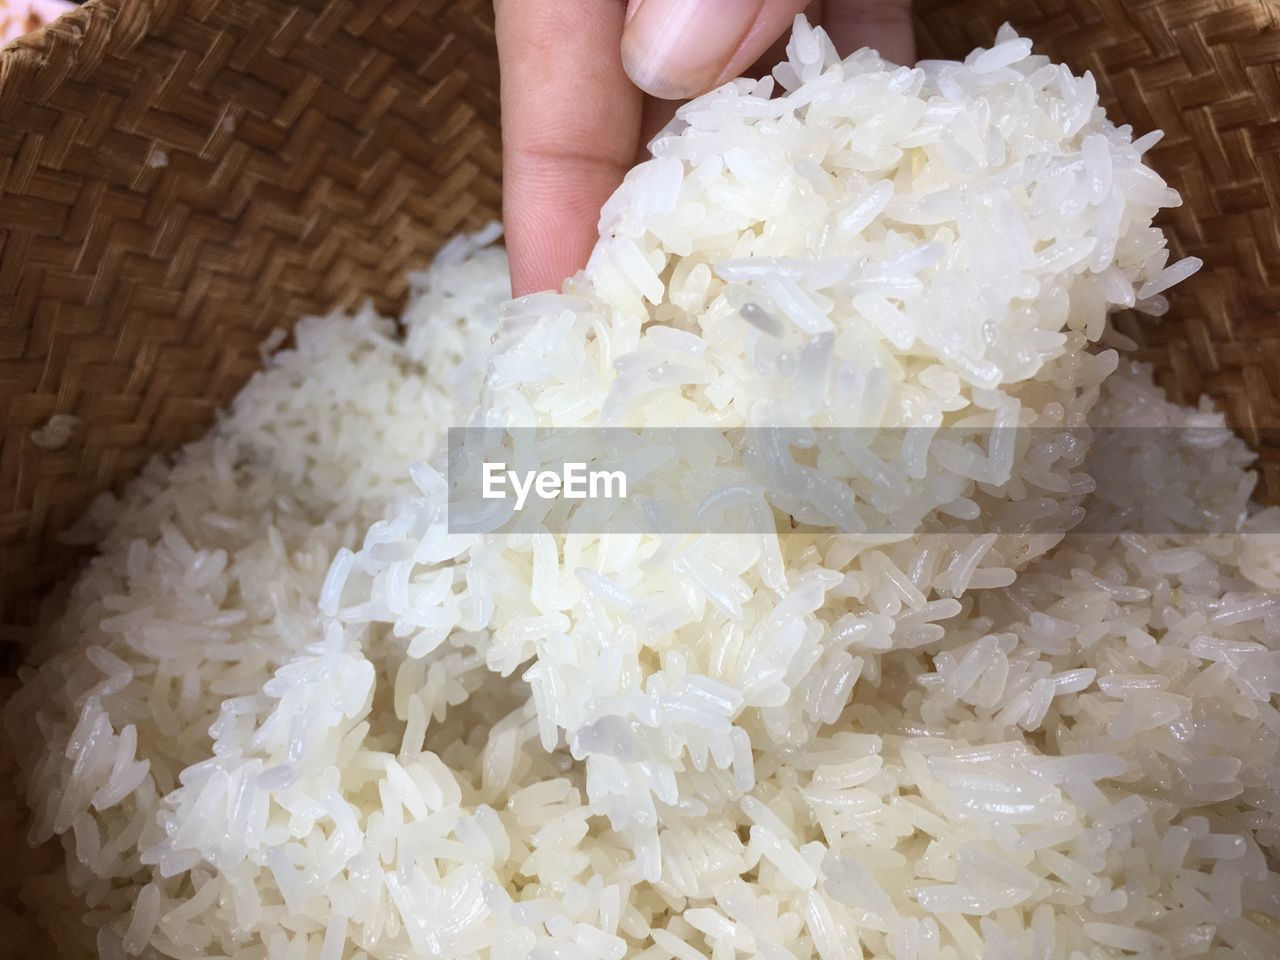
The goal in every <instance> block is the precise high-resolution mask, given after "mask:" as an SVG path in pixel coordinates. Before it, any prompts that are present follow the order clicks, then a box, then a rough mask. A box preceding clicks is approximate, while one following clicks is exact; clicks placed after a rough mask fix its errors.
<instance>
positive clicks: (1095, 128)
mask: <svg viewBox="0 0 1280 960" xmlns="http://www.w3.org/2000/svg"><path fill="white" fill-rule="evenodd" d="M1154 142H1155V138H1154V137H1152V136H1148V137H1143V138H1141V139H1139V140H1136V141H1135V140H1134V139H1133V138H1132V136H1131V132H1130V131H1129V130H1128V128H1124V127H1116V126H1114V125H1113V124H1111V123H1110V122H1109V121H1108V120H1107V119H1106V117H1105V115H1104V113H1103V111H1102V109H1101V107H1100V106H1099V104H1098V100H1097V95H1096V90H1095V88H1094V83H1093V80H1092V78H1091V77H1089V76H1088V75H1086V76H1085V77H1083V78H1079V77H1075V76H1073V75H1072V74H1071V73H1070V71H1069V70H1067V69H1066V68H1065V67H1061V66H1057V65H1054V64H1051V63H1049V62H1048V61H1047V60H1045V59H1044V58H1041V57H1033V56H1031V54H1030V43H1029V42H1028V41H1026V40H1024V39H1022V38H1019V37H1017V36H1016V35H1014V34H1013V33H1012V32H1011V31H1009V30H1005V31H1003V32H1002V33H1001V35H1000V36H999V38H998V41H997V44H996V46H995V47H994V48H992V49H991V50H988V51H978V52H976V53H975V54H974V55H972V56H971V57H969V58H968V59H967V60H966V61H965V62H964V63H949V62H948V63H943V62H926V63H923V64H921V65H920V66H918V67H916V68H905V67H895V66H893V65H890V64H887V63H886V62H884V61H883V60H881V59H880V58H879V57H877V56H876V55H875V54H874V53H873V52H871V51H862V52H860V53H858V54H855V55H854V56H852V57H850V58H848V59H846V60H844V61H841V60H840V59H839V58H838V57H836V55H835V54H834V51H833V49H832V47H831V44H830V42H829V41H828V40H827V38H826V37H825V35H824V34H823V33H822V32H821V31H815V30H812V29H810V28H809V27H808V25H807V24H806V23H805V22H804V21H803V20H801V21H798V23H797V29H796V33H795V36H794V37H793V38H792V41H791V44H790V46H789V47H788V61H787V62H786V63H785V64H783V65H782V66H780V67H779V68H778V69H777V70H776V71H775V73H774V76H773V77H771V78H766V79H764V80H760V81H749V80H739V81H735V82H733V83H730V84H727V85H726V86H724V87H722V88H720V89H719V90H717V91H715V92H713V93H711V94H709V95H707V96H706V97H703V98H700V99H698V100H696V101H694V102H692V103H690V104H688V105H686V106H684V107H682V108H681V110H680V111H679V113H678V115H677V119H676V120H675V122H674V123H673V124H672V126H671V127H669V128H668V129H667V130H666V131H665V132H664V133H662V134H660V135H659V136H658V137H657V138H656V140H655V141H654V143H653V154H654V157H653V159H652V160H650V161H648V162H646V163H643V164H641V165H640V166H639V167H637V168H636V169H635V170H633V171H632V172H631V174H630V175H629V176H628V177H627V179H626V182H625V183H624V184H623V185H622V187H621V188H620V189H619V191H618V192H617V193H616V194H615V196H614V197H613V198H612V199H611V200H610V201H609V202H608V204H607V205H606V207H605V209H604V212H603V214H602V218H601V240H600V242H599V244H598V246H597V248H596V250H595V252H594V254H593V256H592V259H591V262H590V265H589V267H588V268H587V270H586V272H585V273H584V274H583V275H581V276H579V277H578V278H576V279H575V280H573V281H571V282H570V283H569V284H568V285H567V287H566V290H565V292H564V293H562V294H554V293H544V294H537V295H534V296H532V297H527V298H524V299H523V300H520V301H517V302H515V303H513V304H511V305H509V306H508V307H506V308H504V312H503V320H502V324H501V326H500V329H499V334H498V339H497V343H496V345H495V349H494V352H493V355H492V359H491V369H490V372H489V376H488V379H487V387H486V394H485V399H484V402H483V404H482V406H481V408H480V410H479V411H478V412H477V415H476V417H475V418H474V419H473V421H472V422H473V423H475V424H480V425H490V426H494V425H502V426H517V427H518V426H538V427H556V428H571V427H588V426H597V425H602V424H605V425H609V424H617V425H623V426H631V427H706V428H712V429H718V430H725V429H727V428H732V427H739V426H747V427H768V426H785V427H803V428H814V429H820V428H828V427H836V428H845V427H856V428H859V429H856V430H849V431H845V432H844V433H843V434H842V436H844V437H847V438H848V442H845V443H843V444H842V445H841V446H840V447H839V448H838V449H836V448H833V447H831V446H830V445H828V447H826V448H824V450H823V455H824V456H825V457H827V458H828V459H827V460H826V461H825V462H824V463H823V464H821V465H820V466H821V469H818V468H817V467H816V466H815V465H814V464H812V463H809V462H807V461H806V460H805V456H806V455H805V453H804V452H803V451H801V452H797V451H793V450H782V451H777V450H775V451H773V453H772V454H771V456H773V458H774V460H773V462H772V463H771V464H770V466H771V469H772V471H773V473H774V474H775V475H776V476H780V477H783V478H785V479H788V480H790V481H792V482H789V483H786V484H784V487H785V488H786V489H787V491H788V494H787V498H786V499H785V500H784V499H774V500H772V501H771V500H769V499H768V497H767V496H766V494H765V493H764V492H761V491H759V490H755V491H753V490H751V489H750V484H749V482H748V480H749V478H747V477H745V476H744V471H743V469H742V464H743V451H742V450H741V449H736V450H733V451H731V452H730V453H729V454H728V455H727V456H725V457H724V458H723V459H722V460H721V461H720V462H719V463H717V464H715V465H713V466H712V467H710V468H708V467H707V465H706V464H705V463H702V462H698V460H697V457H696V456H692V455H690V454H688V453H687V451H683V450H681V449H679V448H673V449H672V450H669V451H666V453H667V455H668V456H669V457H670V459H669V460H668V461H667V463H666V465H665V466H664V467H663V469H662V476H663V477H664V478H667V479H666V482H667V484H668V487H667V493H668V495H669V498H670V499H671V500H673V501H679V502H685V503H699V502H706V501H710V500H713V499H714V498H715V497H716V496H717V495H719V494H720V493H722V492H723V491H724V490H725V489H727V488H729V487H731V486H733V485H735V484H737V485H738V486H740V487H746V488H747V489H748V493H747V502H746V503H745V505H744V506H743V509H751V508H758V509H763V510H765V511H770V512H772V513H773V515H775V516H776V517H777V521H778V523H779V524H780V525H781V524H787V526H786V528H785V529H789V528H790V524H789V523H788V521H789V520H794V519H795V518H798V519H799V520H800V521H801V527H800V529H799V531H798V532H797V533H794V534H790V535H788V536H785V537H779V536H777V535H775V534H774V533H773V532H771V531H765V532H763V533H762V534H761V535H758V536H755V537H754V538H744V537H740V536H716V535H703V536H684V537H681V536H679V535H662V536H649V535H644V534H639V533H631V532H623V531H621V530H620V531H618V532H607V533H605V534H602V535H587V534H581V535H579V534H574V535H571V536H565V535H563V534H561V533H558V532H554V531H553V530H551V529H544V530H542V531H540V532H539V531H535V532H533V533H530V534H528V535H522V536H519V537H483V536H473V537H462V536H458V535H447V533H446V529H445V509H444V483H443V481H442V479H440V478H439V477H438V476H436V475H435V474H434V473H433V472H432V471H431V470H430V469H428V468H420V469H419V470H418V472H417V474H416V478H417V480H418V483H419V486H420V489H421V491H422V494H423V499H422V501H421V502H420V503H417V504H414V505H412V506H410V507H409V508H408V509H406V510H404V511H402V512H399V513H397V514H394V515H392V516H390V517H389V518H388V519H387V520H386V521H384V522H383V523H380V524H378V525H377V526H376V527H375V528H374V529H373V530H371V531H370V535H369V537H368V538H367V539H366V542H365V545H364V548H363V549H362V550H361V551H359V552H358V553H357V554H356V555H355V556H354V557H348V556H346V555H344V556H342V557H341V558H340V559H339V561H338V564H337V565H335V568H334V571H335V572H334V576H333V581H332V583H333V584H339V583H340V584H341V590H340V591H338V590H337V589H335V590H334V591H332V592H331V593H329V594H328V597H329V599H330V600H331V601H332V603H331V604H330V605H329V606H328V607H327V609H326V611H325V612H326V613H329V614H332V615H333V616H335V618H336V620H337V622H339V623H344V624H347V625H348V626H347V627H346V631H347V637H348V640H347V643H348V651H349V650H353V649H356V648H358V646H359V645H360V644H361V643H362V642H364V641H362V640H361V639H360V637H361V636H363V633H364V631H366V630H367V627H366V626H364V624H365V623H368V622H380V623H385V624H389V625H390V632H391V633H392V634H393V635H394V636H395V637H396V638H403V641H402V642H403V646H404V651H405V654H406V657H407V660H406V665H405V667H404V668H403V669H405V670H406V671H410V670H412V671H417V672H421V671H422V670H423V669H424V668H423V667H422V666H421V665H419V661H422V660H426V661H427V662H428V663H436V662H438V661H441V660H450V659H456V660H457V662H459V663H466V664H467V665H468V669H469V670H471V671H480V670H484V669H488V670H492V671H495V672H498V673H500V674H503V675H508V674H512V673H514V672H515V671H517V670H518V671H519V675H520V676H522V677H523V678H524V679H525V680H526V681H527V682H528V683H529V684H530V686H531V690H532V697H533V704H534V706H533V710H534V714H535V717H536V721H537V725H538V732H539V738H540V740H541V743H542V745H543V746H544V748H545V749H548V750H551V749H554V748H556V747H557V745H558V744H560V743H562V742H563V743H565V744H567V746H568V748H569V750H570V752H571V754H572V755H573V756H574V757H575V758H577V759H579V760H582V761H584V762H585V768H586V782H587V789H588V792H589V794H590V797H591V800H592V803H593V805H594V809H596V810H598V811H602V812H606V813H607V814H608V816H609V819H610V823H611V824H612V825H613V827H614V829H616V830H618V831H620V832H622V833H623V834H624V835H626V836H628V837H630V838H631V840H632V842H633V843H634V844H635V846H636V850H637V855H638V857H639V858H640V862H641V864H642V867H641V869H642V870H643V872H644V875H645V876H647V877H649V878H656V877H657V876H658V875H659V873H660V871H661V869H662V868H661V860H660V854H659V846H660V845H659V843H658V832H659V824H660V823H661V822H663V821H664V820H665V819H668V818H671V817H678V816H681V815H683V813H684V812H688V813H690V814H693V813H696V812H700V811H703V810H705V809H714V808H717V807H719V806H721V805H723V804H724V803H725V802H728V801H730V800H731V799H732V798H734V797H736V796H739V795H740V794H741V793H742V792H743V791H745V790H748V789H749V788H750V787H751V785H752V784H753V783H754V782H755V776H756V775H755V772H754V771H753V756H754V755H755V754H756V753H758V752H761V751H763V752H766V753H767V752H770V751H773V750H775V749H777V748H779V747H786V748H789V749H792V748H796V747H799V746H802V745H803V744H804V743H805V742H807V740H808V739H809V738H810V737H811V736H812V735H813V732H814V730H815V729H816V728H817V727H818V726H819V725H820V724H822V723H825V722H830V721H831V720H833V719H834V718H835V717H837V716H839V715H840V713H841V711H842V710H843V709H844V707H845V706H846V704H848V703H849V701H850V698H851V697H853V696H855V689H856V688H857V687H858V685H859V683H863V684H870V685H873V686H874V684H875V683H876V682H877V680H878V677H879V666H878V660H879V658H880V656H881V655H882V654H883V653H884V652H885V651H888V650H894V649H901V648H914V647H923V646H926V645H928V644H930V643H932V642H935V641H937V640H939V639H940V638H941V637H942V635H943V632H944V629H945V627H944V623H945V622H946V621H947V620H949V619H950V618H953V617H955V616H956V615H957V614H959V613H960V611H961V598H963V597H964V596H965V595H966V594H967V593H969V592H970V591H974V590H982V589H991V588H996V587H1001V586H1005V585H1008V584H1009V583H1010V582H1012V580H1013V578H1014V576H1015V571H1016V570H1017V569H1018V568H1019V567H1020V566H1022V565H1023V564H1025V563H1026V562H1027V561H1029V560H1030V559H1031V558H1032V557H1034V556H1036V555H1038V554H1040V553H1042V552H1043V551H1044V550H1045V549H1047V548H1048V547H1049V546H1051V545H1052V543H1054V542H1055V541H1056V540H1057V538H1058V534H1059V533H1060V531H1061V530H1063V529H1065V528H1066V527H1067V526H1069V525H1070V523H1071V522H1072V521H1073V520H1074V519H1075V518H1077V517H1078V512H1079V503H1080V499H1081V498H1082V497H1083V496H1084V494H1085V493H1086V492H1087V491H1088V490H1089V489H1091V486H1092V483H1091V481H1090V479H1089V478H1088V477H1087V476H1085V475H1084V474H1083V473H1082V472H1081V470H1080V464H1081V458H1082V456H1083V450H1082V449H1081V444H1079V443H1074V442H1065V441H1064V442H1058V441H1057V440H1056V439H1055V437H1056V433H1055V431H1056V430H1058V429H1061V430H1063V431H1065V430H1066V429H1067V428H1073V429H1078V428H1079V427H1080V426H1082V425H1083V424H1084V423H1085V421H1086V418H1087V414H1088V411H1089V410H1090V408H1091V407H1092V405H1093V404H1094V403H1095V402H1096V399H1097V396H1098V390H1099V385H1100V384H1101V383H1102V381H1103V380H1104V378H1105V377H1106V376H1107V374H1109V373H1110V372H1111V371H1113V370H1114V369H1115V366H1116V363H1117V360H1116V355H1115V354H1114V352H1112V351H1110V350H1092V349H1090V344H1091V343H1093V342H1095V341H1097V340H1098V338H1099V337H1100V336H1101V334H1102V332H1103V330H1104V327H1105V322H1106V315H1107V313H1108V311H1109V310H1110V309H1112V308H1114V307H1128V306H1133V305H1135V304H1138V303H1139V302H1140V301H1146V300H1150V299H1151V298H1154V297H1156V296H1158V295H1159V294H1160V293H1161V291H1162V290H1163V289H1164V287H1165V286H1166V285H1168V284H1171V283H1173V282H1175V281H1176V280H1178V279H1179V278H1180V277H1182V276H1184V275H1185V274H1186V273H1188V272H1189V271H1191V270H1193V269H1194V267H1195V263H1194V262H1193V261H1182V262H1180V263H1178V264H1173V265H1169V264H1168V262H1167V261H1168V252H1167V249H1166V246H1165V241H1164V238H1163V236H1162V234H1161V233H1160V231H1159V230H1158V229H1156V228H1155V227H1153V226H1152V225H1151V221H1152V217H1153V216H1154V215H1155V214H1156V212H1157V211H1158V210H1159V209H1160V208H1161V207H1163V206H1172V205H1175V204H1176V203H1177V202H1178V197H1177V194H1176V193H1175V192H1174V191H1172V190H1171V189H1169V188H1168V187H1167V186H1166V185H1165V184H1164V182H1163V181H1162V180H1161V179H1160V178H1159V177H1158V176H1157V175H1156V174H1155V173H1154V172H1152V171H1151V170H1150V169H1149V168H1148V167H1146V166H1145V165H1144V164H1143V162H1142V155H1143V152H1144V151H1145V150H1146V149H1147V148H1148V147H1149V146H1150V145H1151V144H1152V143H1154ZM971 428H973V429H980V430H985V431H986V439H985V440H983V441H978V442H971V443H967V444H962V443H958V442H955V441H954V440H953V439H952V437H954V436H955V431H957V430H961V429H971ZM1015 428H1033V429H1015ZM682 458H687V459H682ZM819 475H820V476H819ZM832 478H837V479H838V480H839V482H837V483H834V484H833V483H832V482H830V481H831V480H832ZM752 498H754V499H752ZM593 508H595V505H593ZM561 509H563V510H564V511H565V513H564V514H562V515H561V517H560V519H561V521H562V522H563V523H566V524H567V523H568V520H569V517H568V516H567V514H568V513H570V512H571V510H572V507H571V506H563V507H562V508H561ZM833 518H839V520H840V523H839V524H835V523H833V522H832V521H833ZM859 524H864V525H865V529H868V530H875V529H880V530H883V529H889V530H892V531H895V532H896V535H894V536H889V537H883V536H877V537H870V536H868V537H860V536H858V535H857V533H856V531H857V529H859V526H858V525H859ZM833 527H834V528H836V529H833ZM559 529H561V530H562V529H565V527H564V526H561V527H560V528H559ZM606 529H607V527H606ZM920 529H928V530H930V531H933V535H931V536H929V537H920V536H914V535H912V533H913V532H914V531H916V530H920ZM851 531H852V532H851ZM979 531H981V535H975V534H976V533H978V532H979ZM993 531H998V532H1000V533H1002V534H1004V535H1003V536H997V535H996V532H993ZM335 649H336V648H335ZM344 655H348V654H344ZM480 660H483V663H481V662H480ZM430 709H431V710H432V711H434V710H435V709H436V708H435V707H434V706H431V707H430Z"/></svg>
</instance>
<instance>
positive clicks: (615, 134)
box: [494, 0, 914, 296]
mask: <svg viewBox="0 0 1280 960" xmlns="http://www.w3.org/2000/svg"><path fill="white" fill-rule="evenodd" d="M494 6H495V10H496V14H497V34H498V59H499V62H500V64H501V67H502V147H503V207H504V210H503V219H504V220H505V223H506V238H507V251H508V253H509V255H510V258H511V286H512V292H513V293H514V294H515V295H516V296H522V295H524V294H527V293H532V292H534V291H537V290H544V289H549V288H555V289H559V287H560V285H561V283H562V282H563V281H564V278H565V277H567V276H569V275H570V274H572V273H574V272H575V271H576V270H578V269H580V268H581V267H583V266H584V265H585V264H586V262H587V257H588V256H589V255H590V253H591V248H592V246H593V245H594V244H595V240H596V222H597V220H598V219H599V216H600V208H601V206H602V205H603V204H604V202H605V200H607V199H608V198H609V195H610V194H611V193H613V191H614V189H615V188H616V187H617V186H618V184H619V183H621V182H622V177H623V175H624V174H625V173H626V172H627V170H628V169H629V168H630V167H631V166H632V164H633V163H635V162H636V160H637V159H638V158H637V153H638V151H639V149H640V148H641V147H642V145H643V144H645V143H647V141H648V139H649V138H650V137H652V136H653V135H654V134H655V133H657V132H658V130H660V129H661V128H662V127H663V126H664V125H665V123H666V122H667V121H668V120H669V119H670V118H671V116H672V115H673V114H674V112H675V109H676V107H677V106H678V105H679V102H678V101H680V100H683V99H687V98H689V97H694V96H697V95H699V94H702V93H705V92H706V91H708V90H711V89H713V88H715V87H716V86H718V85H720V84H722V83H725V82H726V81H728V80H731V79H732V78H734V77H736V76H739V75H740V74H743V73H746V72H748V71H749V69H750V68H751V66H752V64H754V63H756V62H757V61H761V63H762V65H763V66H764V69H766V70H767V69H769V68H770V67H771V66H772V65H773V64H774V63H776V62H777V61H778V60H780V59H782V57H783V50H784V49H785V39H786V37H787V36H788V34H789V32H790V28H791V22H792V20H793V19H794V17H795V15H796V14H797V13H799V12H801V11H805V12H807V13H808V16H809V18H810V20H811V21H813V22H814V23H820V24H821V25H822V26H823V27H824V28H825V29H826V31H827V33H828V34H830V36H831V39H832V41H833V42H834V43H835V45H836V48H837V49H838V50H839V51H840V52H841V53H842V54H849V53H851V52H853V51H854V50H856V49H858V48H860V47H864V46H869V47H874V48H876V49H877V50H879V51H880V53H881V54H882V55H883V56H884V57H885V58H886V59H888V60H891V61H893V62H895V63H910V62H912V61H913V59H914V49H913V42H912V34H911V11H910V0H813V2H808V0H625V2H624V0H495V3H494Z"/></svg>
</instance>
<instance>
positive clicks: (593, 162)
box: [495, 0, 640, 296]
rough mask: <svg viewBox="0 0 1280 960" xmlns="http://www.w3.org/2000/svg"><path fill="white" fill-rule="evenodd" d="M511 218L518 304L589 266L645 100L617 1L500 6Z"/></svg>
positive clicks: (539, 0) (517, 0)
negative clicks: (623, 46) (627, 64)
mask: <svg viewBox="0 0 1280 960" xmlns="http://www.w3.org/2000/svg"><path fill="white" fill-rule="evenodd" d="M495 8H496V16H497V20H496V22H497V37H498V58H499V63H500V65H501V71H502V171H503V219H504V221H505V224H506V237H507V253H508V255H509V257H510V259H511V287H512V292H513V293H514V294H515V295H516V296H523V295H524V294H526V293H531V292H533V291H536V290H544V289H548V288H555V289H559V287H560V285H561V284H562V282H563V281H564V278H565V277H567V276H569V275H571V274H572V273H574V272H575V271H576V270H578V269H580V268H581V267H582V266H584V265H585V264H586V262H587V257H588V256H590V253H591V248H592V246H593V245H594V243H595V240H596V235H597V230H596V224H597V222H598V220H599V218H600V207H601V206H602V205H603V204H604V202H605V200H607V199H608V198H609V195H610V194H611V193H612V192H613V191H614V189H615V188H616V187H617V186H618V184H619V183H621V182H622V177H623V175H624V174H625V173H626V171H627V169H628V167H629V166H630V165H631V162H632V160H633V159H634V157H635V152H636V142H637V138H638V136H639V130H640V92H639V91H638V90H636V88H635V87H634V86H633V85H632V84H631V82H630V81H629V80H628V79H627V75H626V73H625V72H624V71H623V69H622V59H621V56H620V54H619V41H620V38H621V36H622V23H623V8H622V5H621V4H619V3H617V2H616V0H497V3H496V4H495Z"/></svg>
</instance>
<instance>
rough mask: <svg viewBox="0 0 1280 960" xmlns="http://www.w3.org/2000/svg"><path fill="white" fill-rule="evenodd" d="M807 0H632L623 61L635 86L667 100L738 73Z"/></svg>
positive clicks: (702, 89)
mask: <svg viewBox="0 0 1280 960" xmlns="http://www.w3.org/2000/svg"><path fill="white" fill-rule="evenodd" d="M806 4H807V0H630V3H629V4H628V8H627V26H626V30H625V32H624V33H623V36H622V61H623V63H624V64H625V65H626V68H627V73H628V74H629V75H630V76H631V79H632V80H633V81H635V84H636V86H638V87H640V89H642V90H644V91H645V92H646V93H650V94H652V95H653V96H655V97H661V98H662V99H664V100H678V99H685V98H688V97H694V96H697V95H698V94H700V93H705V92H706V91H707V90H710V89H711V88H712V87H715V86H717V85H718V84H721V83H724V82H725V81H726V80H729V79H731V78H733V77H736V76H738V75H739V74H740V73H742V72H743V71H744V70H745V69H746V68H747V67H748V66H750V65H751V64H752V63H753V62H754V61H755V60H756V59H757V58H758V57H759V56H760V54H762V53H764V51H765V50H766V49H767V48H768V47H769V44H771V43H773V41H775V40H776V39H778V37H779V36H781V34H782V33H783V31H784V30H786V29H787V28H788V27H789V26H790V25H791V21H792V19H793V18H794V17H795V15H796V14H797V13H799V12H800V11H801V10H803V9H804V8H805V6H806Z"/></svg>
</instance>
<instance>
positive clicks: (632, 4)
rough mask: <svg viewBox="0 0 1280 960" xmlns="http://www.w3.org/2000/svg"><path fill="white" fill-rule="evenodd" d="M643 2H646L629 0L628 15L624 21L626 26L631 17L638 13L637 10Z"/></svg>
mask: <svg viewBox="0 0 1280 960" xmlns="http://www.w3.org/2000/svg"><path fill="white" fill-rule="evenodd" d="M642 3H644V0H627V15H626V17H625V18H624V19H623V21H622V23H623V25H624V26H625V25H626V24H628V23H630V22H631V18H632V17H634V16H635V15H636V11H637V10H639V9H640V4H642Z"/></svg>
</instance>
